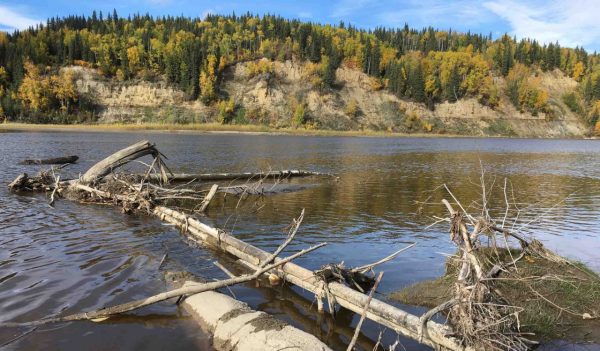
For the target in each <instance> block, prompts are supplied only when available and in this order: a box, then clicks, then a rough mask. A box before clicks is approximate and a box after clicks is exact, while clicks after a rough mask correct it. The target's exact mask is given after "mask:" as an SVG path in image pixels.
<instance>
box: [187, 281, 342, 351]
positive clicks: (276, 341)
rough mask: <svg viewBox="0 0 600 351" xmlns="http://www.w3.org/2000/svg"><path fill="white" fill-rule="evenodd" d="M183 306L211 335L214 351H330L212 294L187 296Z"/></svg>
mask: <svg viewBox="0 0 600 351" xmlns="http://www.w3.org/2000/svg"><path fill="white" fill-rule="evenodd" d="M194 284H198V283H195V282H192V281H187V282H185V283H184V286H186V287H189V286H193V285H194ZM182 306H183V308H184V309H185V310H186V311H188V312H189V313H191V314H192V315H193V316H194V317H195V318H196V319H197V320H198V321H199V322H200V325H201V326H202V328H203V329H204V330H206V331H208V332H210V333H211V334H213V335H214V337H213V347H214V348H215V349H217V350H227V351H230V350H231V351H233V350H243V351H246V350H249V351H252V350H256V351H263V350H264V351H276V350H283V349H293V350H309V351H312V350H314V351H327V350H331V349H330V348H329V347H328V346H327V345H325V344H324V343H323V342H322V341H320V340H319V339H317V338H316V337H315V336H313V335H311V334H308V333H306V332H304V331H301V330H300V329H297V328H295V327H292V326H290V325H288V324H287V323H284V322H283V321H280V320H278V319H276V318H274V317H272V316H270V315H268V314H267V313H265V312H258V311H254V310H252V309H250V307H249V306H248V305H247V304H246V303H243V302H240V301H237V300H235V299H233V298H231V297H229V296H226V295H223V294H221V293H218V292H215V291H207V292H203V293H200V294H196V295H193V296H190V297H188V298H186V299H185V300H183V302H182Z"/></svg>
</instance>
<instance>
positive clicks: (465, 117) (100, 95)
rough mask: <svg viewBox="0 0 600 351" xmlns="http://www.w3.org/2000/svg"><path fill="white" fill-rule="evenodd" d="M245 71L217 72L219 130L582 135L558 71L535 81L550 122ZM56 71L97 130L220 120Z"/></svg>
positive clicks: (87, 76)
mask: <svg viewBox="0 0 600 351" xmlns="http://www.w3.org/2000/svg"><path fill="white" fill-rule="evenodd" d="M252 64H255V63H254V62H246V63H238V64H235V65H232V66H230V67H228V68H227V69H226V70H225V71H224V73H223V77H222V82H221V84H220V86H221V90H222V91H221V94H222V95H223V96H224V97H228V98H229V99H232V100H233V101H234V111H233V112H232V114H231V120H230V121H227V122H226V123H237V124H259V125H267V126H270V127H272V128H286V127H300V128H315V129H332V130H376V131H393V132H404V133H411V132H412V133H428V132H429V133H434V134H445V133H448V134H462V135H479V136H482V135H511V136H532V137H558V136H563V137H564V136H567V137H580V136H583V135H584V134H585V133H586V131H587V128H586V126H585V125H584V123H582V121H581V117H579V116H577V115H576V114H574V113H573V112H571V111H570V110H569V108H568V107H567V106H565V105H564V103H563V102H562V100H561V98H560V97H561V96H562V95H563V94H564V93H565V92H568V91H571V90H572V89H573V87H574V86H575V85H576V84H577V83H576V82H575V81H574V80H573V79H571V78H568V77H565V76H564V75H563V74H562V73H561V72H559V71H555V72H547V73H544V74H542V86H543V88H544V89H546V90H548V91H549V92H550V94H549V99H550V101H552V117H551V118H550V117H549V116H548V115H547V114H545V113H540V114H538V115H536V116H534V115H532V114H531V113H528V112H524V113H521V112H519V111H517V110H516V109H515V108H514V106H513V105H512V104H511V103H510V101H508V99H507V98H506V97H505V98H503V99H502V100H501V101H500V103H499V106H498V107H496V108H495V109H491V108H490V107H487V106H484V105H482V104H480V103H479V102H478V101H477V99H474V98H467V99H461V100H459V101H457V102H454V103H450V102H444V103H441V104H438V105H436V106H435V109H434V110H431V109H429V108H428V107H427V106H426V105H425V104H422V103H416V102H413V101H410V100H407V99H401V98H399V97H397V96H396V95H394V94H391V93H390V92H388V91H386V90H384V89H378V90H374V89H373V87H372V86H371V78H370V77H369V76H368V75H367V74H365V73H362V72H360V71H358V70H355V69H350V68H348V67H340V68H338V69H337V71H336V77H335V81H336V85H335V87H333V88H330V89H315V88H314V87H313V86H312V85H311V84H310V83H309V82H308V81H307V80H306V79H305V77H306V74H307V65H306V64H302V63H292V62H291V61H286V62H268V64H269V65H271V66H272V71H271V72H269V73H268V74H259V75H255V76H251V75H250V74H249V71H250V70H249V67H248V66H249V65H252ZM64 70H68V71H71V72H72V73H73V76H74V79H75V86H76V89H77V91H78V92H79V94H81V95H91V96H94V97H95V99H96V103H97V104H98V116H97V117H98V121H99V122H100V123H144V122H146V123H157V122H158V123H182V124H184V123H206V122H216V121H220V120H219V118H220V112H221V110H220V108H219V105H218V104H217V105H214V104H204V103H203V102H201V101H198V100H194V101H189V100H187V99H186V97H185V94H184V93H183V92H182V91H181V90H178V89H176V88H173V87H171V86H169V84H168V83H166V82H153V83H150V82H147V81H137V82H134V81H129V82H118V81H116V80H108V79H106V78H104V77H103V76H102V75H101V74H99V73H98V72H97V71H96V70H93V69H89V68H83V67H78V66H70V67H66V68H64ZM498 84H502V82H499V83H498ZM299 107H301V108H302V109H304V119H305V121H304V122H303V123H302V124H303V126H298V123H297V121H295V120H294V113H295V112H296V110H297V109H298V108H299ZM221 122H223V121H222V120H221Z"/></svg>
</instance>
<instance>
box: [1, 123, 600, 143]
mask: <svg viewBox="0 0 600 351" xmlns="http://www.w3.org/2000/svg"><path fill="white" fill-rule="evenodd" d="M141 131H144V132H152V133H182V134H184V133H185V134H242V135H284V136H313V137H365V138H475V139H483V138H500V139H540V140H545V139H547V140H561V139H563V140H596V139H597V138H594V137H582V138H574V137H573V138H569V137H565V136H561V137H556V138H552V137H535V136H529V137H524V136H504V135H462V134H433V133H400V132H387V131H374V130H324V129H297V128H271V127H268V126H262V125H252V124H244V125H235V124H233V125H232V124H220V123H194V124H174V123H144V124H125V123H119V124H35V123H14V122H4V123H0V133H2V132H90V133H93V132H115V133H119V132H141Z"/></svg>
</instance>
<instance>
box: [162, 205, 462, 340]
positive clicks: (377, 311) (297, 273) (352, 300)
mask: <svg viewBox="0 0 600 351" xmlns="http://www.w3.org/2000/svg"><path fill="white" fill-rule="evenodd" d="M154 214H156V215H157V216H159V217H160V218H161V219H162V220H164V221H166V222H169V223H172V224H175V225H177V226H178V227H179V228H181V229H182V230H183V231H185V232H186V233H187V235H188V237H189V238H190V239H191V240H193V241H196V242H198V243H199V244H209V245H211V246H213V247H217V248H220V249H222V250H224V251H226V252H228V253H230V254H232V255H234V256H236V257H238V258H240V259H241V260H243V261H245V262H248V263H250V264H251V265H253V266H258V265H259V264H260V263H261V262H263V261H265V260H267V259H268V258H269V256H270V255H269V254H268V253H267V252H265V251H263V250H261V249H259V248H257V247H255V246H252V245H249V244H247V243H245V242H243V241H241V240H239V239H237V238H235V237H233V236H232V235H230V234H228V233H226V232H224V231H222V230H219V229H217V228H213V227H210V226H208V225H206V224H204V223H202V222H200V221H198V220H197V219H195V218H193V217H189V216H187V215H185V214H184V213H181V212H179V211H175V210H172V209H169V208H166V207H163V206H157V207H155V208H154ZM276 262H277V260H276ZM274 273H275V274H278V275H279V276H280V277H281V278H282V279H284V280H286V281H288V282H290V283H292V284H294V285H297V286H299V287H301V288H303V289H305V290H308V291H310V292H313V293H315V294H317V293H318V292H319V291H320V289H321V284H322V281H321V280H320V279H319V278H318V277H317V276H316V275H315V274H314V273H313V272H312V271H310V270H308V269H306V268H303V267H301V266H298V265H296V264H294V263H288V264H286V265H285V266H283V267H281V268H279V269H277V270H274ZM327 285H328V289H329V292H330V293H331V294H332V295H333V296H334V297H335V300H336V301H337V303H338V304H339V305H340V306H342V307H344V308H347V309H349V310H351V311H353V312H355V313H362V310H363V307H364V306H365V305H366V302H367V299H368V296H367V295H365V294H363V293H360V292H359V291H356V290H354V289H351V288H349V287H348V286H346V285H345V284H341V283H337V282H331V283H329V284H327ZM369 306H370V307H369V310H368V311H367V313H366V318H368V319H370V320H372V321H374V322H376V323H379V324H381V325H384V326H386V327H387V328H390V329H392V330H394V331H396V332H398V333H400V334H402V335H404V336H407V337H409V338H411V339H414V340H417V341H418V340H419V329H420V326H421V321H420V319H419V317H417V316H415V315H413V314H410V313H408V312H405V311H403V310H401V309H398V308H396V307H394V306H391V305H389V304H387V303H385V302H383V301H380V300H377V299H373V301H371V303H370V305H369ZM426 330H427V336H426V337H425V338H424V339H423V341H422V343H423V344H426V345H428V346H431V347H444V348H446V349H449V350H469V348H465V347H464V346H463V345H461V343H460V342H459V340H457V339H455V338H453V337H450V336H449V335H452V329H450V328H449V327H447V326H445V325H442V324H439V323H436V322H433V321H428V322H427V324H426Z"/></svg>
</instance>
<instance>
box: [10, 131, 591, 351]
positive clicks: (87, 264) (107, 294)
mask: <svg viewBox="0 0 600 351" xmlns="http://www.w3.org/2000/svg"><path fill="white" fill-rule="evenodd" d="M141 138H149V139H151V140H152V141H154V142H156V143H157V145H158V147H159V148H160V149H161V151H163V153H165V154H166V155H167V156H168V157H169V160H168V162H169V164H170V165H171V166H172V168H173V169H174V170H175V171H194V172H209V171H246V170H261V169H262V170H265V169H269V168H272V169H281V168H308V169H312V170H316V171H323V172H332V173H336V174H337V175H339V179H338V180H333V179H325V180H319V179H317V180H315V179H310V180H299V179H295V180H291V181H290V183H292V184H305V183H306V182H310V183H311V184H314V183H316V186H311V187H308V188H307V189H305V190H303V191H299V192H292V193H283V194H278V195H274V196H269V197H267V198H264V199H262V200H261V201H262V202H261V205H264V206H263V207H262V209H261V211H259V212H250V211H242V212H239V211H235V205H236V201H235V200H233V198H231V197H229V198H223V197H219V198H217V199H216V200H215V202H214V204H211V207H210V209H209V212H208V217H207V218H205V220H206V221H208V222H209V223H212V224H215V225H218V226H223V227H226V228H228V229H230V230H231V231H233V232H234V234H235V235H237V236H238V237H240V238H241V239H243V240H246V241H248V242H250V243H252V244H254V245H257V246H259V247H261V248H263V249H265V250H273V249H275V248H276V247H277V246H278V245H279V243H280V241H281V240H282V238H283V237H284V234H283V232H284V230H283V228H285V226H287V225H288V224H289V222H290V220H291V218H292V217H296V216H297V215H298V214H299V213H300V211H301V209H302V208H306V218H305V223H304V225H303V226H302V229H301V232H300V233H299V235H298V237H297V240H296V241H295V242H294V243H293V245H291V246H290V247H289V250H290V251H291V250H297V249H300V248H301V247H305V246H307V245H309V244H313V243H315V242H321V241H327V242H329V243H330V244H329V245H328V246H327V247H325V248H323V249H322V250H320V252H319V253H318V254H313V255H310V256H309V257H305V258H301V259H300V260H299V262H298V263H300V264H302V265H304V266H307V267H308V268H317V267H319V266H320V265H322V264H325V263H329V262H339V261H345V262H346V263H347V264H349V265H361V264H365V263H368V262H371V261H374V260H375V259H377V258H380V257H383V256H386V255H388V254H389V253H391V252H393V251H395V250H397V249H399V248H400V247H403V246H405V245H406V244H408V243H411V242H417V243H418V245H417V246H416V247H415V248H413V249H411V250H409V251H408V252H406V253H403V254H402V255H401V256H400V257H399V258H398V259H396V260H394V261H393V262H389V263H386V264H385V265H383V266H382V267H381V268H382V269H383V270H385V272H386V273H385V279H384V282H383V284H382V286H381V292H382V293H386V292H390V291H392V290H395V289H398V288H401V287H403V286H406V285H407V284H411V283H413V282H415V281H418V280H422V279H427V278H433V277H435V276H437V275H439V274H441V273H442V271H443V261H444V257H443V256H442V255H440V252H441V253H443V252H452V251H453V247H452V245H451V244H450V243H449V242H448V240H447V228H445V226H443V225H440V226H436V227H433V228H430V229H428V230H424V228H425V227H426V226H427V225H429V224H431V223H432V221H433V220H432V216H435V215H441V214H442V211H443V209H442V207H441V206H439V205H438V204H439V201H440V200H441V197H442V195H441V192H439V191H438V192H433V193H432V190H433V189H435V188H436V187H438V186H439V185H440V184H443V183H446V184H448V186H450V187H451V189H452V190H453V192H454V193H455V194H456V195H457V196H459V197H460V199H461V202H462V203H463V204H464V205H465V206H469V205H470V204H474V203H476V202H478V201H480V199H481V194H480V189H479V187H478V182H479V177H480V164H483V165H484V166H485V167H486V169H487V172H488V175H489V176H490V178H489V180H490V182H492V181H493V176H495V177H496V179H495V182H496V184H503V181H504V178H507V180H508V183H509V184H512V186H513V187H514V190H515V191H514V198H512V193H511V201H513V202H515V203H516V204H517V206H518V207H519V209H520V210H519V211H516V210H513V212H512V213H511V217H515V216H516V215H517V212H518V216H519V223H521V224H525V223H527V222H529V221H531V220H533V219H536V218H537V217H539V216H542V218H541V219H540V221H539V222H536V223H535V224H534V225H529V226H527V227H526V228H525V229H526V230H527V231H528V232H529V234H531V235H536V236H537V237H538V238H539V239H541V240H542V241H543V242H545V243H546V244H547V245H548V246H549V247H551V248H553V249H555V250H556V251H558V252H559V253H561V254H564V255H567V256H569V257H572V258H575V259H578V260H581V261H584V262H586V263H588V264H589V265H591V266H592V267H594V268H595V269H597V270H600V260H599V258H600V255H599V254H598V252H600V240H599V235H598V233H600V221H598V217H599V214H600V210H598V209H599V208H600V206H599V205H600V169H599V168H598V167H597V165H598V164H600V153H599V151H600V142H599V141H568V140H552V141H547V140H506V139H381V138H372V139H371V138H321V137H284V136H243V135H193V134H185V133H173V134H171V133H165V134H162V133H137V134H134V133H3V134H2V135H1V136H0V151H1V152H0V165H2V168H0V183H2V184H6V183H7V182H8V181H10V180H12V178H14V176H16V175H17V174H18V173H21V172H23V171H28V172H30V173H32V172H35V170H36V169H37V168H36V167H33V168H32V167H27V166H19V165H17V163H18V161H20V160H21V159H24V158H45V157H52V156H56V155H62V154H65V155H66V154H78V155H79V156H80V162H79V164H77V165H75V166H73V167H72V169H71V170H70V172H72V174H77V173H78V172H82V171H84V170H85V169H87V168H88V167H89V166H90V165H92V164H93V163H95V162H97V161H98V160H99V159H101V158H102V157H104V156H105V155H106V154H108V153H110V152H111V151H113V150H116V149H118V148H120V147H124V146H126V145H128V144H130V143H131V142H133V141H136V140H139V139H141ZM491 195H492V196H491V198H492V199H493V200H492V203H491V207H495V208H498V210H497V211H496V212H493V213H492V214H493V215H496V216H500V217H501V216H502V215H503V211H504V207H503V206H504V197H503V193H502V191H501V189H498V190H496V191H495V192H494V193H492V194H491ZM428 198H429V199H428ZM426 199H428V201H427V202H428V204H425V205H423V206H422V211H421V212H419V213H417V212H418V211H417V210H418V209H419V207H420V205H418V204H417V203H416V202H418V201H424V200H426ZM561 201H562V202H561ZM46 203H47V202H46V199H45V198H44V196H42V195H20V196H15V195H12V194H8V193H7V191H6V188H5V186H0V233H1V235H0V318H1V319H2V320H30V319H35V318H41V317H44V316H49V315H54V314H57V313H61V312H65V313H66V312H76V311H81V310H84V309H89V308H98V307H101V306H105V305H109V304H114V303H119V302H125V301H128V300H131V299H134V298H140V297H143V296H146V295H148V294H151V293H155V292H158V291H161V290H163V289H164V283H163V281H162V275H163V272H162V271H160V270H158V263H159V261H160V259H161V258H162V256H163V254H164V253H165V252H169V260H168V261H167V263H166V265H165V267H163V269H185V270H188V271H190V272H192V273H194V274H197V275H201V276H205V277H208V278H212V277H222V273H221V272H220V271H218V270H216V269H215V268H214V267H213V265H212V261H213V260H214V259H215V253H214V252H211V251H208V250H206V249H202V248H193V247H190V246H189V245H186V244H185V243H184V242H183V241H182V240H181V237H180V234H179V233H178V232H177V231H176V230H174V229H173V228H172V227H169V226H165V225H162V224H161V223H160V222H159V221H157V220H154V219H151V218H148V217H145V216H127V215H123V214H121V213H119V212H118V211H115V210H114V209H112V208H110V207H106V206H90V205H87V206H83V205H79V204H75V203H71V202H68V201H59V202H57V204H56V207H55V208H54V209H52V208H50V207H49V206H47V204H46ZM527 204H534V206H532V207H529V208H526V206H527ZM517 225H519V224H517ZM218 257H220V256H218ZM220 258H221V259H223V257H220ZM232 290H233V291H234V293H235V294H236V295H237V296H238V298H240V299H242V300H244V301H246V302H248V303H250V304H251V306H252V307H254V308H257V309H261V310H266V311H268V312H270V313H273V314H275V315H277V316H279V317H281V318H283V319H286V320H288V321H289V322H290V323H292V324H294V325H297V326H298V327H300V328H302V329H304V330H307V331H309V332H311V333H313V334H315V335H320V336H321V337H322V338H323V339H324V340H326V341H327V343H328V344H329V345H330V346H331V347H332V348H334V349H344V348H345V347H344V345H345V344H346V343H347V341H348V339H349V338H350V337H351V333H350V332H351V331H352V330H353V327H354V325H355V324H356V321H357V320H356V318H353V316H352V315H351V314H344V313H342V314H340V316H339V317H338V318H336V321H335V323H334V321H332V320H329V319H328V318H326V317H324V319H323V320H317V318H316V315H315V314H314V311H313V310H314V306H312V300H311V297H310V296H309V295H307V294H306V293H304V292H302V291H298V290H296V289H290V288H287V287H285V288H279V289H270V288H269V289H267V288H260V289H256V288H254V287H253V286H252V285H245V286H240V287H235V288H234V289H232ZM379 297H380V298H384V299H385V296H383V295H382V296H379ZM404 307H406V308H408V309H410V310H411V311H413V312H415V313H420V312H421V310H420V309H417V308H414V307H410V306H404ZM178 313H179V311H178V310H177V308H176V307H174V306H173V305H172V304H162V305H158V306H154V307H152V308H149V309H146V310H144V311H143V312H140V315H141V316H142V317H139V315H137V314H136V316H138V317H139V319H138V317H131V318H133V319H129V320H128V321H127V322H119V320H116V321H115V322H114V323H112V322H111V323H109V324H93V323H75V324H69V325H65V326H59V327H58V328H51V329H49V330H42V331H36V332H35V333H32V334H31V335H28V336H27V337H26V338H23V339H22V340H20V341H18V342H16V343H14V344H12V347H13V348H15V349H36V348H39V346H35V345H47V346H48V347H49V348H54V349H81V348H85V349H88V348H89V349H107V348H113V347H114V346H115V345H118V346H119V347H118V348H120V349H138V348H146V347H148V348H150V349H160V348H161V347H163V346H165V345H171V346H173V345H176V346H177V347H178V348H181V349H194V348H197V347H199V345H200V346H201V348H206V347H208V346H207V345H208V344H207V343H208V338H207V336H206V335H203V334H202V333H199V332H198V330H197V328H195V327H193V326H192V325H191V324H192V323H191V322H190V321H189V320H187V319H186V318H184V317H180V316H179V314H178ZM156 315H160V316H165V315H166V316H172V317H159V318H157V319H156V318H154V317H149V316H156ZM128 318H129V317H128ZM171 318H173V319H171ZM138 321H139V322H138ZM330 326H331V327H330ZM364 330H365V333H364V335H362V336H361V338H360V339H359V342H360V344H359V345H361V347H363V348H365V349H370V348H371V349H372V346H373V345H374V344H375V342H376V340H377V337H378V334H379V332H380V329H379V326H377V325H375V324H373V323H366V324H365V326H364ZM14 332H15V331H13V330H0V342H1V341H2V340H8V339H9V338H10V337H11V335H13V334H14ZM395 340H396V336H395V335H393V334H392V333H390V332H389V331H388V332H386V333H385V334H384V340H383V341H384V343H388V344H390V343H393V342H394V341H395ZM401 342H402V343H403V345H405V347H407V348H408V349H416V350H418V349H425V348H423V347H420V346H418V345H416V344H415V343H414V342H411V341H410V340H405V339H401ZM369 347H370V348H369ZM169 348H173V347H169Z"/></svg>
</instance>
